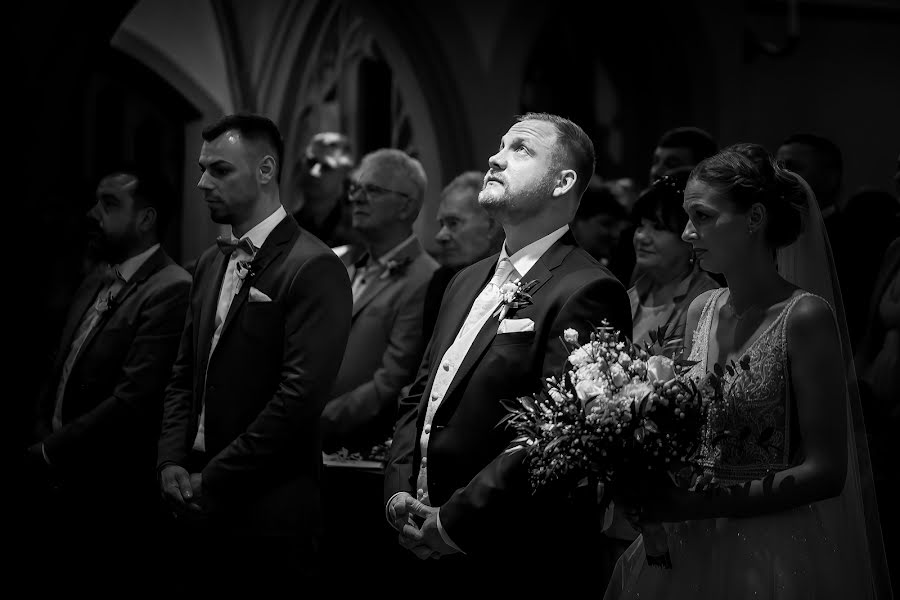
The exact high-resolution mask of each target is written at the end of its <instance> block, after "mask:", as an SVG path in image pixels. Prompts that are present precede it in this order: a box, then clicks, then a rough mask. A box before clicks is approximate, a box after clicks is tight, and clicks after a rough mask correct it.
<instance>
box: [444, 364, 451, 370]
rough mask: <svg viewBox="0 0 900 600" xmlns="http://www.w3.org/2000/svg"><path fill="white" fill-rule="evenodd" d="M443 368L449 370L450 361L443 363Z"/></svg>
mask: <svg viewBox="0 0 900 600" xmlns="http://www.w3.org/2000/svg"><path fill="white" fill-rule="evenodd" d="M444 370H445V371H449V370H450V363H444Z"/></svg>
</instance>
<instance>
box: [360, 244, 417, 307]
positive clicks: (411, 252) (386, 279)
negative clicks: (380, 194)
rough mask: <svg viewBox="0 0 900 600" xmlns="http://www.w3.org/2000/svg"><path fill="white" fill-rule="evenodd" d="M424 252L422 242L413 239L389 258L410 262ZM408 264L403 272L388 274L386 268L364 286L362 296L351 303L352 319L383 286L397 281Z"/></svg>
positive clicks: (385, 286)
mask: <svg viewBox="0 0 900 600" xmlns="http://www.w3.org/2000/svg"><path fill="white" fill-rule="evenodd" d="M423 252H424V249H423V248H422V244H420V243H419V240H413V241H412V242H410V243H409V244H407V245H406V247H405V248H403V249H402V250H400V252H398V253H397V254H395V255H394V256H393V257H392V259H391V260H395V261H397V262H398V263H399V262H402V261H405V260H408V261H409V262H410V263H412V261H414V260H416V259H417V258H418V257H419V255H420V254H422V253H423ZM409 266H410V265H409V264H407V265H406V267H404V269H403V272H400V273H394V274H392V275H391V274H388V271H387V269H385V270H383V271H382V272H381V273H380V274H379V275H378V277H376V278H375V280H374V281H372V282H371V283H370V284H369V285H367V286H366V289H365V290H364V291H363V293H362V296H360V297H359V298H357V300H356V302H354V303H353V313H352V317H351V318H353V319H355V318H356V315H357V313H359V311H361V310H362V309H363V307H365V306H366V305H367V304H369V302H371V301H372V299H373V298H375V297H376V296H378V294H380V293H381V292H382V291H383V290H384V289H385V288H387V287H388V286H389V285H391V283H393V282H394V281H397V280H398V279H400V278H402V277H403V276H404V273H405V271H406V269H408V268H409Z"/></svg>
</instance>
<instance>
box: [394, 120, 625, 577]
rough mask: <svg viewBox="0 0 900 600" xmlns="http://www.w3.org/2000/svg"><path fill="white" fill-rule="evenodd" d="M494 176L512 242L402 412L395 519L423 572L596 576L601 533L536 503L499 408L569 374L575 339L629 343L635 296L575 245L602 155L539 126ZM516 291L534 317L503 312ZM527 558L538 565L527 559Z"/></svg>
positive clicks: (448, 327)
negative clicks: (535, 569)
mask: <svg viewBox="0 0 900 600" xmlns="http://www.w3.org/2000/svg"><path fill="white" fill-rule="evenodd" d="M489 165H490V169H489V170H488V172H487V174H486V176H485V179H484V182H485V183H484V189H483V190H482V192H481V194H480V196H479V202H480V203H481V205H482V206H483V207H484V208H485V209H486V210H487V211H488V213H489V214H490V215H491V216H492V217H493V218H494V219H496V220H497V221H499V222H500V223H501V224H502V225H503V229H504V231H505V233H506V240H505V242H504V245H503V248H502V249H501V252H500V254H499V255H494V256H491V257H489V258H487V259H484V260H482V261H480V262H478V263H475V264H474V265H472V266H471V267H469V268H467V269H464V270H463V271H461V272H460V273H459V274H458V275H457V276H456V277H455V278H454V279H453V281H452V282H451V283H450V285H449V287H448V288H447V291H446V293H445V294H444V301H443V303H442V305H441V310H440V313H439V316H438V322H437V324H436V326H435V330H434V334H433V335H432V338H431V342H430V344H429V346H428V349H427V350H426V352H425V357H424V359H423V361H422V365H421V369H420V372H419V376H418V379H417V380H416V382H415V384H413V386H412V389H411V391H410V394H409V396H408V397H407V398H405V399H404V400H403V401H402V402H401V406H400V417H399V420H398V422H397V425H396V429H395V432H394V443H393V446H392V448H391V456H390V460H389V462H388V465H387V469H386V473H385V492H386V494H385V501H386V512H387V515H388V519H389V521H391V522H392V523H393V524H394V526H395V527H396V528H397V529H398V530H399V531H400V543H401V545H403V546H405V547H407V548H409V549H410V550H411V551H413V552H414V553H415V554H416V555H417V556H419V557H420V558H426V557H447V558H442V560H440V561H438V562H437V563H436V564H437V565H442V564H443V565H446V566H447V567H448V568H450V569H457V570H461V569H471V568H473V567H474V568H478V569H480V568H481V567H482V566H484V567H485V568H486V570H485V571H484V572H483V573H482V574H490V573H496V571H495V569H496V565H497V564H498V563H499V562H502V561H504V560H506V561H514V562H517V563H519V564H523V563H524V564H541V565H549V564H551V563H553V562H559V561H562V562H564V563H566V564H568V565H574V564H576V563H578V562H579V561H582V562H589V561H586V560H584V559H585V557H586V556H587V554H586V553H585V551H588V550H589V549H590V545H591V543H592V535H591V532H590V529H589V528H587V527H585V525H586V523H585V522H583V521H581V520H580V519H579V515H578V514H576V513H575V512H573V511H574V508H569V507H567V505H566V504H564V503H560V502H559V501H557V500H558V499H553V501H552V502H551V499H550V498H548V497H542V496H541V495H537V496H534V495H532V493H531V490H530V489H529V485H528V478H527V473H526V472H525V468H524V462H523V452H521V451H513V452H508V451H507V448H508V446H509V444H510V442H511V441H512V438H513V433H512V431H510V430H508V429H505V428H503V427H498V423H499V422H500V421H501V419H502V418H503V416H504V415H505V414H506V411H505V409H504V408H503V406H502V404H501V400H503V399H507V398H515V397H517V396H520V395H525V394H530V393H534V392H535V391H537V390H539V389H540V387H541V385H542V381H543V378H544V377H547V376H550V375H554V374H558V373H559V372H560V371H561V370H562V368H563V366H564V363H565V360H566V352H565V349H564V347H563V345H562V344H561V343H560V342H559V338H560V337H561V336H562V334H563V331H564V330H565V329H566V328H574V329H576V330H578V331H579V332H581V333H582V335H583V336H586V335H587V333H588V331H589V330H590V324H591V323H599V322H600V321H601V320H602V319H609V321H610V322H611V323H612V324H613V325H614V326H615V327H617V328H620V329H621V330H622V331H623V332H624V333H625V334H626V335H628V334H630V333H631V327H630V324H631V319H630V311H629V303H628V296H627V295H626V293H625V289H624V287H623V286H622V284H621V283H619V281H618V280H617V279H616V278H615V277H613V276H612V274H610V272H609V271H608V270H606V269H605V268H603V267H601V266H600V265H599V264H598V263H597V261H595V260H594V259H593V258H591V257H590V256H589V255H588V254H587V253H586V252H585V251H584V250H582V249H581V248H580V247H578V245H577V243H576V242H575V240H574V238H573V236H572V234H571V233H570V232H569V225H568V224H569V222H570V221H571V220H572V217H573V216H574V214H575V211H576V209H577V208H578V202H579V199H580V197H581V194H582V193H583V192H584V189H585V187H586V185H587V182H588V180H589V179H590V176H591V174H592V172H593V168H594V151H593V145H592V143H591V141H590V138H588V137H587V135H585V133H584V132H583V131H582V130H581V128H580V127H578V126H577V125H575V124H574V123H572V122H571V121H569V120H567V119H563V118H561V117H557V116H555V115H548V114H545V113H529V114H527V115H525V116H523V117H520V118H519V119H518V121H517V122H516V123H515V124H514V125H513V126H512V127H511V128H510V129H509V131H508V132H507V133H506V135H504V136H503V137H502V138H501V141H500V149H499V151H498V152H497V153H496V154H494V155H493V156H492V157H491V158H490V160H489ZM517 282H518V283H517ZM532 282H533V283H532ZM505 283H512V284H514V285H519V284H522V285H524V284H525V283H529V284H530V286H529V289H528V293H529V294H530V296H531V303H530V304H528V303H524V304H525V305H524V306H519V307H510V306H508V305H507V306H505V307H504V305H503V299H502V297H501V295H500V293H499V288H500V287H501V286H503V285H504V284H505ZM504 308H505V310H504ZM597 512H599V511H597ZM417 519H422V520H417ZM597 520H598V521H599V519H597ZM561 521H563V522H561ZM527 548H535V549H536V552H537V554H536V555H535V556H533V557H530V558H529V559H523V556H522V553H523V552H524V551H525V550H526V549H527ZM460 554H462V555H464V556H465V557H466V558H465V559H463V560H462V561H459V560H454V559H453V557H454V556H459V555H460ZM512 577H515V575H512Z"/></svg>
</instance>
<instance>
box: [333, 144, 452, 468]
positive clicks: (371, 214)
mask: <svg viewBox="0 0 900 600" xmlns="http://www.w3.org/2000/svg"><path fill="white" fill-rule="evenodd" d="M426 187H427V179H426V176H425V170H424V169H423V168H422V165H421V164H420V163H419V161H418V160H416V159H415V158H412V157H411V156H409V155H408V154H406V153H405V152H403V151H401V150H395V149H388V148H384V149H381V150H376V151H375V152H372V153H371V154H367V155H366V156H365V157H363V159H362V161H361V162H360V165H359V168H358V169H357V170H356V172H355V174H354V177H353V181H352V183H351V185H350V196H349V198H350V209H351V217H352V223H353V227H354V229H355V230H356V231H357V232H358V233H359V235H360V238H361V239H362V241H363V246H364V247H365V250H366V251H365V254H363V256H362V257H361V258H360V259H359V260H358V261H356V263H355V264H353V265H351V266H350V268H349V275H350V280H351V282H352V289H353V314H352V317H351V324H350V339H349V342H348V343H347V350H346V352H345V353H344V358H343V360H342V361H341V369H340V371H339V372H338V376H337V379H336V380H335V384H334V388H333V389H332V391H331V399H330V400H329V401H328V404H326V405H325V409H324V410H323V412H322V432H323V438H324V448H325V450H326V451H334V450H338V449H340V448H347V449H348V450H351V451H360V452H363V453H365V452H367V451H369V450H371V449H372V447H373V446H374V445H377V444H382V443H383V442H384V441H385V440H386V439H387V438H388V437H389V436H390V434H391V429H392V426H393V423H394V419H395V418H396V412H397V396H398V394H399V393H400V389H401V388H402V387H403V386H405V385H407V384H408V383H410V381H412V379H413V377H414V376H415V372H416V367H417V366H418V364H419V361H420V360H421V358H422V352H423V351H424V350H425V343H426V342H427V339H425V338H423V336H422V309H423V306H424V300H425V289H426V287H427V285H428V282H429V281H430V280H431V275H432V274H433V273H434V271H435V270H436V269H437V266H438V265H437V263H436V262H435V260H434V259H433V258H431V257H430V256H429V255H428V254H427V253H426V252H425V251H424V249H423V248H422V245H421V244H420V243H419V240H418V239H416V236H415V234H414V233H413V230H412V226H413V223H414V222H415V220H416V217H417V216H418V215H419V210H420V209H421V208H422V202H423V200H424V198H425V189H426Z"/></svg>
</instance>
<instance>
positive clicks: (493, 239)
mask: <svg viewBox="0 0 900 600" xmlns="http://www.w3.org/2000/svg"><path fill="white" fill-rule="evenodd" d="M483 187H484V173H482V172H481V171H466V172H464V173H461V174H460V175H457V176H456V177H455V178H453V180H452V181H451V182H450V183H448V184H447V185H446V187H444V189H443V191H441V202H440V204H439V205H438V210H437V221H438V227H439V229H438V232H437V234H436V235H435V236H434V240H435V242H437V246H438V252H437V259H438V262H439V263H441V267H440V268H439V269H438V270H437V271H435V273H434V276H433V277H432V278H431V282H430V283H429V284H428V290H427V291H426V292H425V312H424V315H423V334H424V337H425V339H426V340H428V339H429V338H431V333H432V332H433V331H434V323H435V321H437V315H438V309H439V308H440V306H441V299H442V298H443V297H444V290H446V289H447V284H449V283H450V280H451V279H452V278H453V276H454V275H456V274H457V273H458V272H459V271H460V270H461V269H463V268H465V267H468V266H469V265H471V264H474V263H476V262H478V261H479V260H481V259H483V258H487V257H488V256H490V255H491V254H495V253H496V252H499V250H500V245H501V244H502V243H503V228H502V227H501V226H500V224H499V223H498V222H497V221H495V220H494V219H492V218H491V217H490V215H488V214H487V212H485V210H484V209H483V208H481V205H480V204H478V194H480V193H481V189H482V188H483Z"/></svg>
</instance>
